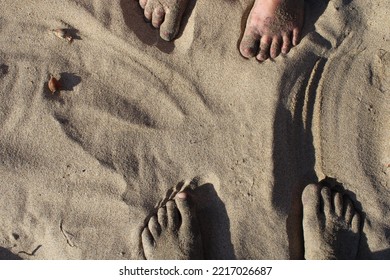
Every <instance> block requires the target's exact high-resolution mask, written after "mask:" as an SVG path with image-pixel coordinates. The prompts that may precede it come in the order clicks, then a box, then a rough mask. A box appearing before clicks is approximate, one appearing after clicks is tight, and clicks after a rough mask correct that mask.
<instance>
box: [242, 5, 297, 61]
mask: <svg viewBox="0 0 390 280" xmlns="http://www.w3.org/2000/svg"><path fill="white" fill-rule="evenodd" d="M303 14H304V0H256V1H255V3H254V5H253V7H252V10H251V12H250V14H249V17H248V20H247V23H246V27H245V31H244V35H243V37H242V40H241V43H240V52H241V54H242V55H243V56H244V57H245V58H251V57H256V59H257V60H258V61H260V62H263V61H265V60H267V59H268V58H276V57H277V56H278V55H279V54H281V53H282V54H287V53H288V52H289V51H290V49H291V47H292V46H296V45H297V44H298V43H299V41H300V37H301V29H302V25H303Z"/></svg>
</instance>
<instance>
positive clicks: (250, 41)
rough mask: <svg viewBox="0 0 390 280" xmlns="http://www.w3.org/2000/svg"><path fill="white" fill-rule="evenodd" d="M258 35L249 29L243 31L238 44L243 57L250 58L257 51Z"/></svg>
mask: <svg viewBox="0 0 390 280" xmlns="http://www.w3.org/2000/svg"><path fill="white" fill-rule="evenodd" d="M259 44H260V35H257V34H256V33H254V32H252V31H251V30H250V29H249V28H247V29H246V30H245V33H244V36H243V37H242V39H241V42H240V53H241V55H242V56H243V57H246V58H251V57H254V56H256V55H257V53H258V51H259Z"/></svg>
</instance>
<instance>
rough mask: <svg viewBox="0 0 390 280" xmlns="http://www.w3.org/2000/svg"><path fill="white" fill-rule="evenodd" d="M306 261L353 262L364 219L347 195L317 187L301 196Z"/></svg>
mask: <svg viewBox="0 0 390 280" xmlns="http://www.w3.org/2000/svg"><path fill="white" fill-rule="evenodd" d="M302 203H303V237H304V243H305V259H307V260H309V259H310V260H340V259H342V260H353V259H356V257H357V251H358V247H359V241H360V235H361V228H360V223H361V216H360V214H359V213H358V212H357V211H356V209H355V207H354V205H353V203H352V201H351V199H350V198H349V197H348V195H346V194H344V195H343V194H342V193H340V192H337V191H332V190H331V189H330V188H328V187H322V186H320V185H318V184H311V185H308V186H307V187H306V188H305V189H304V191H303V194H302Z"/></svg>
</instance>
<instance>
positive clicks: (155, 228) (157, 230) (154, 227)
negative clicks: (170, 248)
mask: <svg viewBox="0 0 390 280" xmlns="http://www.w3.org/2000/svg"><path fill="white" fill-rule="evenodd" d="M148 228H149V231H150V233H151V234H152V236H153V238H154V240H157V238H158V237H159V236H160V234H161V227H160V224H159V223H158V221H157V217H156V216H152V217H151V218H150V220H149V223H148Z"/></svg>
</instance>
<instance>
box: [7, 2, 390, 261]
mask: <svg viewBox="0 0 390 280" xmlns="http://www.w3.org/2000/svg"><path fill="white" fill-rule="evenodd" d="M103 2H104V3H103ZM252 3H253V1H252V0H237V1H234V0H215V1H209V0H198V1H197V3H196V5H191V7H190V9H189V11H187V13H186V17H185V24H184V26H183V28H182V30H181V32H180V36H179V38H178V39H177V40H176V41H174V42H171V43H169V42H165V41H163V40H161V39H160V38H159V34H158V30H155V29H153V28H152V27H151V26H150V25H149V24H147V23H145V21H144V19H143V16H142V11H141V9H140V8H139V6H138V4H137V1H133V0H121V1H98V0H95V1H92V0H83V1H80V0H77V1H76V0H64V1H59V0H52V1H44V0H37V1H10V0H1V1H0V6H1V11H0V256H1V257H3V258H16V259H17V258H23V259H139V258H142V252H140V232H141V230H142V228H143V227H144V223H145V221H146V219H147V217H150V215H151V214H152V213H154V212H155V209H156V207H157V206H158V205H159V203H160V202H161V200H163V199H164V198H166V197H167V196H168V195H169V193H170V191H171V190H172V188H175V187H176V186H177V184H178V183H179V182H181V181H183V180H184V181H185V180H187V182H188V181H189V180H191V179H193V178H200V179H199V180H198V181H199V185H201V186H200V187H199V192H202V195H201V197H203V199H201V201H199V202H198V206H199V213H200V216H199V219H200V220H201V224H202V234H203V235H204V236H206V238H205V240H206V241H205V256H206V258H208V259H301V258H303V239H302V205H301V193H302V190H303V188H304V187H305V185H307V184H308V183H313V182H317V181H320V180H322V179H324V178H325V177H329V178H332V179H333V180H334V181H335V182H336V181H337V182H338V183H339V184H342V185H343V188H344V189H345V190H346V191H347V192H348V193H349V194H350V195H351V197H352V200H353V201H354V203H355V205H356V207H357V208H358V209H359V210H360V211H361V212H362V214H363V217H364V226H363V234H362V238H361V240H360V245H359V250H358V256H359V258H361V259H390V250H389V248H390V219H389V215H390V191H389V164H390V155H389V145H390V142H389V137H390V130H389V117H390V108H389V104H390V102H389V93H390V70H389V69H390V34H389V32H388V31H389V29H388V26H390V19H389V17H388V15H389V13H390V8H389V6H388V1H387V0H378V1H375V3H374V2H372V1H366V0H354V1H333V0H332V1H329V2H328V1H325V0H308V1H306V3H305V5H306V6H305V8H306V18H305V26H304V37H303V40H302V42H301V44H300V45H299V46H298V47H296V48H294V49H293V50H292V51H291V52H290V54H288V55H287V56H286V57H278V58H277V59H276V60H275V61H267V62H265V63H263V64H259V63H258V62H257V61H255V60H247V59H244V58H242V57H241V56H240V54H239V51H238V42H239V38H240V35H241V34H242V31H243V29H242V28H243V23H245V20H246V18H245V15H247V14H248V10H249V9H250V7H251V5H252ZM54 28H69V29H72V32H73V34H74V35H75V39H74V41H73V43H72V44H69V43H68V42H66V40H61V39H60V38H57V37H56V36H54V35H53V34H52V33H51V32H49V30H50V29H54ZM50 74H52V75H54V76H55V77H57V79H60V82H61V83H62V89H61V91H60V93H59V94H58V93H57V94H54V95H52V94H51V93H50V91H49V89H48V87H47V82H48V80H49V78H50ZM179 187H180V185H179Z"/></svg>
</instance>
